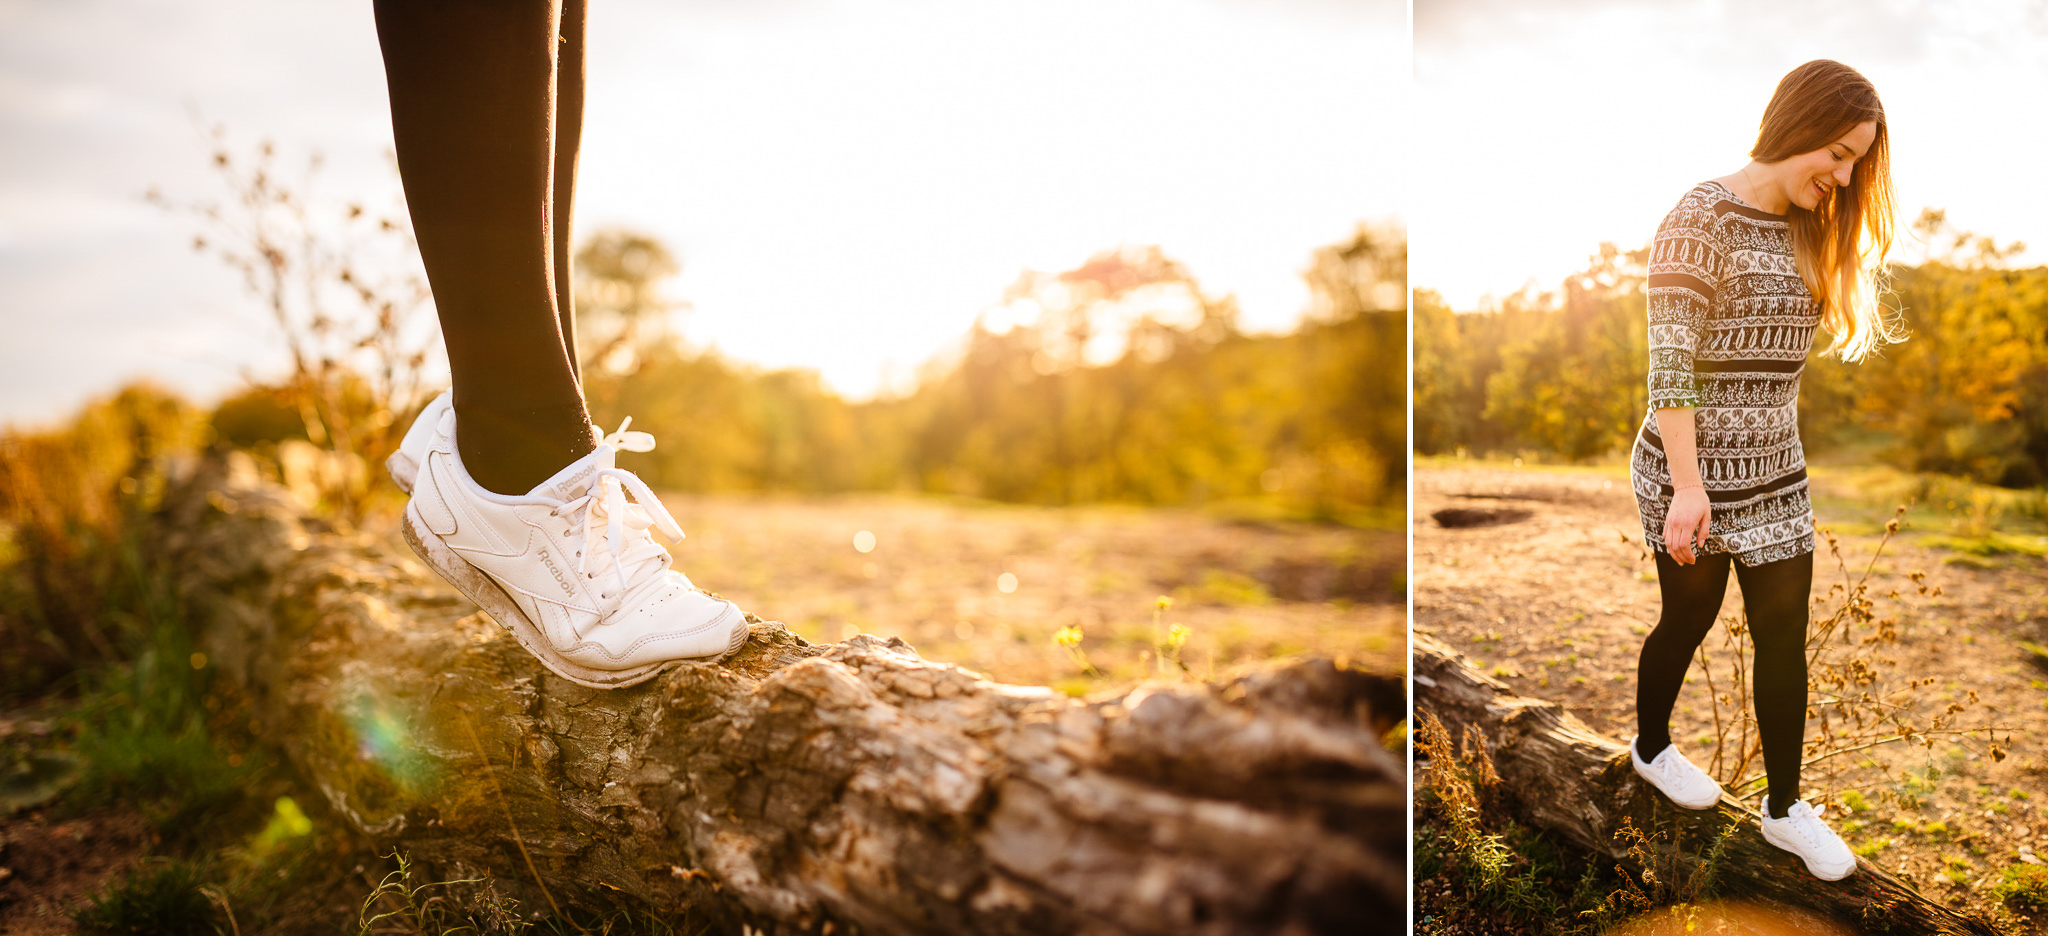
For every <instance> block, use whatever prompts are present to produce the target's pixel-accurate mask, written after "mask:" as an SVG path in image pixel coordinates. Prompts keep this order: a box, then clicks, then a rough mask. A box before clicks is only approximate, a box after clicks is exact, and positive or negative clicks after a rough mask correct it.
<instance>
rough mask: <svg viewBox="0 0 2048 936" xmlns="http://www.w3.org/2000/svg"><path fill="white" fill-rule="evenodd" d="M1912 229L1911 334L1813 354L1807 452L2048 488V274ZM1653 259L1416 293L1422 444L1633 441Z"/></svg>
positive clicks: (1805, 410) (1549, 449) (1541, 445)
mask: <svg viewBox="0 0 2048 936" xmlns="http://www.w3.org/2000/svg"><path fill="white" fill-rule="evenodd" d="M1912 229H1913V232H1914V234H1915V236H1916V238H1917V239H1918V240H1919V241H1920V242H1921V244H1922V245H1924V250H1923V251H1922V255H1921V257H1920V262H1918V263H1913V264H1908V263H1894V264H1893V265H1892V266H1891V268H1890V271H1889V272H1890V278H1891V282H1890V288H1889V290H1888V293H1887V295H1886V296H1885V300H1884V301H1885V304H1886V305H1887V306H1888V307H1889V308H1891V309H1893V310H1894V311H1895V312H1896V313H1897V314H1899V315H1900V316H1901V317H1902V323H1903V325H1904V326H1905V330H1906V332H1907V333H1908V334H1909V336H1910V337H1909V338H1908V339H1907V340H1906V341H1905V342H1903V343H1901V344H1895V345H1890V346H1887V347H1886V348H1885V349H1884V350H1883V351H1882V352H1881V354H1880V355H1878V356H1873V357H1871V358H1869V359H1867V360H1865V361H1864V362H1863V363H1861V364H1844V363H1842V362H1841V361H1838V360H1835V359H1833V358H1829V357H1822V356H1819V355H1818V354H1816V355H1815V356H1814V357H1813V358H1812V359H1810V360H1809V362H1808V364H1807V369H1806V373H1805V376H1804V378H1803V380H1802V386H1801V399H1800V408H1799V421H1800V431H1801V436H1802V439H1803V441H1804V442H1805V445H1806V449H1807V451H1808V452H1809V453H1814V452H1822V451H1826V450H1828V449H1830V448H1835V447H1840V446H1856V447H1858V448H1860V449H1864V450H1868V451H1871V452H1873V453H1875V454H1876V455H1877V456H1878V457H1881V458H1882V459H1884V460H1885V461H1887V462H1889V463H1891V464H1893V465H1896V466H1898V467H1900V468H1904V469H1908V470H1915V471H1935V472H1942V473H1946V474H1954V475H1959V476H1963V477H1967V478H1970V479H1971V480H1974V481H1979V482H1983V483H1990V484H1998V485H2003V486H2006V487H2038V486H2042V485H2044V484H2048V267H2034V268H2031V269H2012V268H2010V266H2009V263H2008V261H2009V260H2010V259H2011V258H2012V257H2014V256H2015V255H2017V254H2018V253H2019V252H2020V251H2021V250H2022V249H2023V245H2019V244H2011V245H2006V246H2000V245H1998V244H1997V243H1996V242H1995V241H1994V240H1992V239H1990V238H1987V237H1982V236H1979V235H1974V234H1970V233H1967V232H1962V231H1957V230H1955V229H1953V228H1952V227H1950V226H1949V224H1948V223H1947V219H1946V217H1945V216H1944V215H1943V214H1942V212H1940V211H1936V210H1929V211H1926V212H1923V213H1922V215H1921V216H1920V218H1919V220H1918V221H1917V222H1915V224H1914V225H1913V228H1912ZM1646 256H1647V254H1646V251H1644V250H1636V251H1623V250H1620V249H1618V248H1616V247H1615V246H1614V245H1612V244H1603V245H1601V248H1600V251H1599V253H1597V254H1595V255H1594V256H1593V257H1592V258H1591V260H1590V262H1589V263H1588V266H1587V268H1586V269H1585V270H1582V271H1580V272H1578V273H1576V274H1573V275H1572V276H1571V277H1570V278H1568V279H1567V280H1566V281H1565V282H1564V283H1563V284H1562V286H1561V288H1560V289H1559V291H1557V292H1549V293H1536V292H1534V291H1531V290H1524V291H1523V292H1521V293H1518V294H1516V295H1512V296H1509V297H1507V298H1506V299H1504V300H1502V301H1501V302H1500V303H1499V305H1498V308H1496V309H1494V310H1491V311H1486V312H1479V313H1453V312H1452V311H1451V310H1450V308H1449V306H1447V305H1446V304H1445V303H1444V301H1443V299H1442V297H1441V296H1439V295H1438V294H1436V293H1435V292H1433V291H1430V290H1427V289H1418V290H1416V291H1415V293H1414V316H1415V447H1416V450H1417V451H1418V452H1421V453H1423V454H1448V453H1454V452H1458V451H1461V450H1462V451H1465V452H1468V453H1473V454H1484V453H1491V452H1501V453H1506V452H1526V453H1541V454H1545V455H1549V456H1553V457H1559V458H1564V459H1570V460H1580V459H1587V458H1594V457H1598V456H1602V455H1609V454H1615V453H1619V452H1622V451H1625V450H1626V448H1627V446H1628V445H1629V444H1630V443H1631V441H1632V438H1633V433H1634V432H1635V429H1636V427H1637V425H1638V424H1639V423H1640V422H1641V420H1642V417H1643V413H1644V408H1645V406H1646V405H1647V404H1646V390H1645V379H1646V374H1645V369H1646V366H1647V360H1648V350H1647V348H1646V345H1645V341H1646V338H1645V332H1644V329H1645V325H1644V322H1645V319H1644V314H1645V313H1644V295H1643V280H1644V276H1645V270H1644V263H1645V258H1646ZM1826 341H1827V338H1826V336H1825V335H1823V336H1821V337H1820V338H1819V339H1818V343H1819V344H1820V345H1821V346H1825V343H1826Z"/></svg>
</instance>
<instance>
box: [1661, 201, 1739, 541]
mask: <svg viewBox="0 0 2048 936" xmlns="http://www.w3.org/2000/svg"><path fill="white" fill-rule="evenodd" d="M1714 219H1715V215H1714V208H1713V205H1712V204H1711V203H1710V202H1709V200H1708V199H1707V198H1704V197H1701V196H1700V195H1699V194H1697V193H1695V194H1693V195H1688V196H1687V197H1686V198H1685V199H1684V200H1683V201H1680V202H1679V203H1678V207H1677V208H1674V209H1672V211H1671V213H1670V214H1669V215H1667V216H1665V218H1664V223H1663V224H1662V225H1659V226H1658V228H1657V237H1656V239H1655V240H1654V241H1652V242H1651V243H1650V263H1649V275H1648V277H1647V278H1646V279H1645V281H1644V285H1645V292H1646V293H1647V296H1646V306H1647V311H1648V313H1649V320H1650V334H1649V339H1650V409H1652V410H1654V411H1656V414H1657V436H1658V437H1659V438H1660V439H1662V440H1663V442H1664V461H1665V463H1666V464H1667V465H1669V466H1670V471H1671V487H1672V497H1671V509H1669V510H1667V511H1665V513H1664V550H1665V551H1666V552H1668V553H1670V554H1671V558H1673V559H1676V560H1677V561H1678V562H1679V564H1680V565H1691V564H1692V563H1693V562H1694V561H1696V557H1695V556H1694V549H1695V548H1696V546H1697V545H1705V544H1706V540H1707V531H1708V526H1707V515H1708V505H1707V492H1706V489H1705V488H1704V487H1703V486H1701V484H1700V461H1699V446H1698V436H1697V433H1696V431H1695V430H1696V429H1697V428H1698V427H1697V426H1696V425H1695V424H1694V422H1693V408H1694V407H1696V406H1698V405H1699V403H1700V393H1699V375H1698V372H1697V370H1696V369H1695V367H1694V364H1693V355H1694V354H1695V353H1696V352H1697V351H1698V350H1699V346H1700V340H1701V335H1702V334H1703V333H1704V332H1705V331H1706V324H1707V315H1708V311H1709V310H1710V309H1712V308H1713V305H1714V295H1715V292H1716V291H1717V289H1718V287H1719V286H1720V280H1721V271H1722V261H1723V259H1724V258H1723V254H1722V250H1721V244H1720V240H1719V238H1718V237H1716V236H1715V231H1714Z"/></svg>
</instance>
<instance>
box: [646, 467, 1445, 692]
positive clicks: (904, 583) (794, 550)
mask: <svg viewBox="0 0 2048 936" xmlns="http://www.w3.org/2000/svg"><path fill="white" fill-rule="evenodd" d="M663 503H665V504H666V505H667V506H668V508H669V510H670V512H671V513H673V514H674V515H675V517H676V520H677V521H678V522H679V523H680V524H681V525H682V527H683V530H684V531H685V532H686V533H687V534H688V536H687V538H686V539H685V540H684V541H683V544H682V545H681V546H679V547H676V548H675V549H674V550H673V551H674V553H675V555H676V568H678V569H681V570H683V571H684V573H686V574H688V575H689V576H690V577H691V579H692V580H693V581H695V582H696V583H697V584H698V585H699V586H700V587H703V588H707V589H710V590H712V591H716V592H718V593H720V594H722V595H725V596H726V597H728V598H731V599H733V600H734V601H736V602H738V603H739V605H740V607H743V608H746V609H748V610H750V611H753V612H754V613H756V614H759V615H761V616H763V617H767V618H772V619H775V620H779V621H782V622H784V623H786V624H788V625H789V626H790V627H791V628H793V629H795V630H796V631H797V632H798V633H800V634H802V635H803V636H804V637H805V638H806V639H810V640H817V641H836V640H842V639H845V638H847V637H851V636H853V635H854V634H857V633H872V634H877V635H880V636H884V637H890V636H895V637H901V638H903V639H904V640H906V641H909V642H910V643H911V645H912V646H915V647H916V648H917V650H918V652H919V653H920V654H922V655H923V656H925V657H926V658H927V659H933V660H944V661H946V662H949V663H957V664H960V665H962V666H966V667H968V668H970V669H974V670H977V671H980V672H982V673H986V674H988V675H989V676H991V677H993V678H996V679H999V680H1002V681H1005V682H1013V683H1024V684H1031V685H1052V686H1055V687H1058V688H1061V689H1063V690H1066V691H1069V692H1081V691H1094V690H1097V689H1103V688H1114V687H1115V686H1116V685H1118V684H1125V683H1128V682H1129V681H1130V680H1134V679H1138V678H1141V677H1143V676H1145V675H1147V674H1148V672H1149V671H1150V670H1152V669H1153V662H1152V657H1151V654H1152V652H1153V647H1154V644H1155V639H1154V633H1155V624H1154V614H1155V612H1157V613H1158V615H1159V621H1158V627H1159V628H1162V629H1170V628H1172V627H1173V626H1174V625H1180V626H1182V627H1184V628H1187V632H1188V633H1187V638H1186V644H1185V645H1184V646H1183V648H1182V650H1181V661H1182V662H1183V663H1185V664H1187V666H1188V667H1189V670H1190V671H1191V672H1192V674H1193V675H1194V676H1198V677H1199V676H1206V675H1208V674H1210V673H1212V672H1220V671H1222V670H1225V669H1228V668H1229V667H1231V666H1234V665H1237V664H1240V663H1245V662H1249V661H1253V660H1263V659H1270V658H1273V657H1279V656H1287V655H1292V654H1302V653H1314V654H1319V655H1324V656H1331V657H1344V658H1349V659H1352V660H1358V661H1362V662H1366V663H1368V664H1370V665H1376V666H1382V667H1385V668H1387V669H1389V670H1390V671H1398V670H1399V669H1400V668H1401V667H1403V666H1405V665H1406V653H1407V649H1406V637H1405V632H1404V627H1405V621H1404V619H1403V618H1404V615H1403V608H1402V605H1401V596H1402V592H1401V584H1400V583H1401V577H1402V575H1403V571H1404V566H1405V562H1406V555H1405V553H1404V551H1403V543H1402V540H1403V537H1402V534H1400V533H1398V532H1367V531H1360V530H1354V529H1347V528H1343V527H1330V526H1316V525H1308V524H1287V523H1264V522H1236V521H1229V520H1222V519H1217V518H1213V517H1209V516H1205V515H1203V514H1201V513H1198V512H1193V511H1178V510H1147V509H1140V508H1117V507H1076V508H1062V509H1050V508H1035V507H1012V506H996V505H988V504H977V503H966V502H956V501H948V500H943V499H932V498H907V497H845V498H831V499H818V498H804V499H799V498H760V499H751V498H735V497H716V498H688V497H682V496H669V497H665V498H664V499H663ZM862 531H867V532H868V533H871V534H872V535H873V537H874V539H873V546H872V549H871V551H868V552H865V553H864V552H861V551H860V550H859V549H858V548H857V544H856V542H855V537H856V535H857V534H859V533H860V532H862ZM1006 574H1007V575H1010V576H1013V577H1014V580H1006V579H1004V578H1003V576H1004V575H1006ZM1005 586H1010V587H1011V588H1012V590H1011V591H1007V592H1006V591H1004V587H1005ZM1162 596H1163V597H1167V598H1170V599H1171V600H1172V604H1171V606H1170V607H1168V608H1166V609H1164V610H1163V611H1161V610H1160V609H1159V607H1158V599H1159V598H1160V597H1162ZM1066 627H1074V628H1078V629H1080V631H1081V633H1082V635H1083V636H1082V642H1081V646H1080V649H1081V651H1082V652H1083V653H1085V654H1086V655H1087V657H1088V661H1089V662H1090V663H1092V664H1093V665H1094V666H1095V667H1097V668H1098V669H1099V670H1101V671H1102V672H1103V673H1104V674H1105V677H1106V678H1105V679H1100V680H1096V679H1084V678H1082V676H1081V671H1080V669H1079V667H1078V665H1077V664H1076V663H1075V661H1074V660H1072V659H1071V658H1070V657H1069V655H1068V654H1067V652H1066V651H1065V650H1064V649H1063V648H1062V647H1060V645H1059V644H1057V643H1055V641H1054V636H1055V635H1056V634H1057V633H1058V632H1059V631H1060V630H1061V629H1062V628H1066Z"/></svg>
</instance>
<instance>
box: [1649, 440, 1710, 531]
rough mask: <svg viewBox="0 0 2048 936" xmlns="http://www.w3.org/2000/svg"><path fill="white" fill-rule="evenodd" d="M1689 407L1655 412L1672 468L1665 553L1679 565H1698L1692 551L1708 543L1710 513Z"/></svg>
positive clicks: (1666, 512)
mask: <svg viewBox="0 0 2048 936" xmlns="http://www.w3.org/2000/svg"><path fill="white" fill-rule="evenodd" d="M1693 429H1694V426H1693V421H1692V407H1690V406H1672V407H1665V408H1662V409H1659V410H1657V437H1658V438H1660V439H1663V440H1664V461H1665V463H1666V464H1667V465H1669V466H1670V467H1671V488H1672V495H1671V509H1670V510H1667V511H1665V512H1664V549H1665V551H1667V552H1669V553H1671V558H1672V559H1674V560H1676V561H1677V562H1678V564H1679V565H1691V564H1693V563H1694V562H1696V561H1698V559H1697V557H1696V556H1694V555H1693V550H1694V549H1695V548H1697V547H1698V546H1702V545H1705V544H1706V542H1707V526H1708V520H1709V515H1710V509H1709V507H1708V504H1707V490H1706V487H1705V486H1704V485H1702V484H1701V483H1700V459H1699V448H1698V446H1697V445H1696V444H1695V442H1696V441H1697V440H1696V439H1695V437H1694V433H1693Z"/></svg>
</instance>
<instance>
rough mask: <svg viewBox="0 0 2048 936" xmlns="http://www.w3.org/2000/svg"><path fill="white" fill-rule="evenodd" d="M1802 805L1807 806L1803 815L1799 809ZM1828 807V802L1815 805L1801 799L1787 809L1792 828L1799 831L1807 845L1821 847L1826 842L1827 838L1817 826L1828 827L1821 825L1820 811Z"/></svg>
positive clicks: (1787, 816) (1786, 816) (1786, 812)
mask: <svg viewBox="0 0 2048 936" xmlns="http://www.w3.org/2000/svg"><path fill="white" fill-rule="evenodd" d="M1802 805H1804V806H1806V812H1805V813H1804V814H1803V815H1802V814H1801V813H1800V811H1799V807H1800V806H1802ZM1826 808H1827V805H1826V804H1822V805H1820V806H1814V805H1812V804H1809V803H1807V802H1806V801H1805V800H1801V801H1799V802H1797V803H1793V804H1792V808H1791V809H1788V810H1785V820H1789V821H1790V822H1791V823H1792V828H1794V829H1797V830H1798V831H1799V837H1800V838H1803V839H1805V840H1806V844H1807V845H1809V846H1812V847H1813V848H1815V849H1819V848H1821V847H1823V846H1824V845H1825V844H1826V839H1824V838H1823V837H1822V836H1821V832H1820V829H1816V828H1815V827H1816V826H1820V828H1821V829H1825V828H1826V827H1825V826H1821V821H1820V811H1821V810H1823V809H1826ZM1785 820H1781V821H1785Z"/></svg>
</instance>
